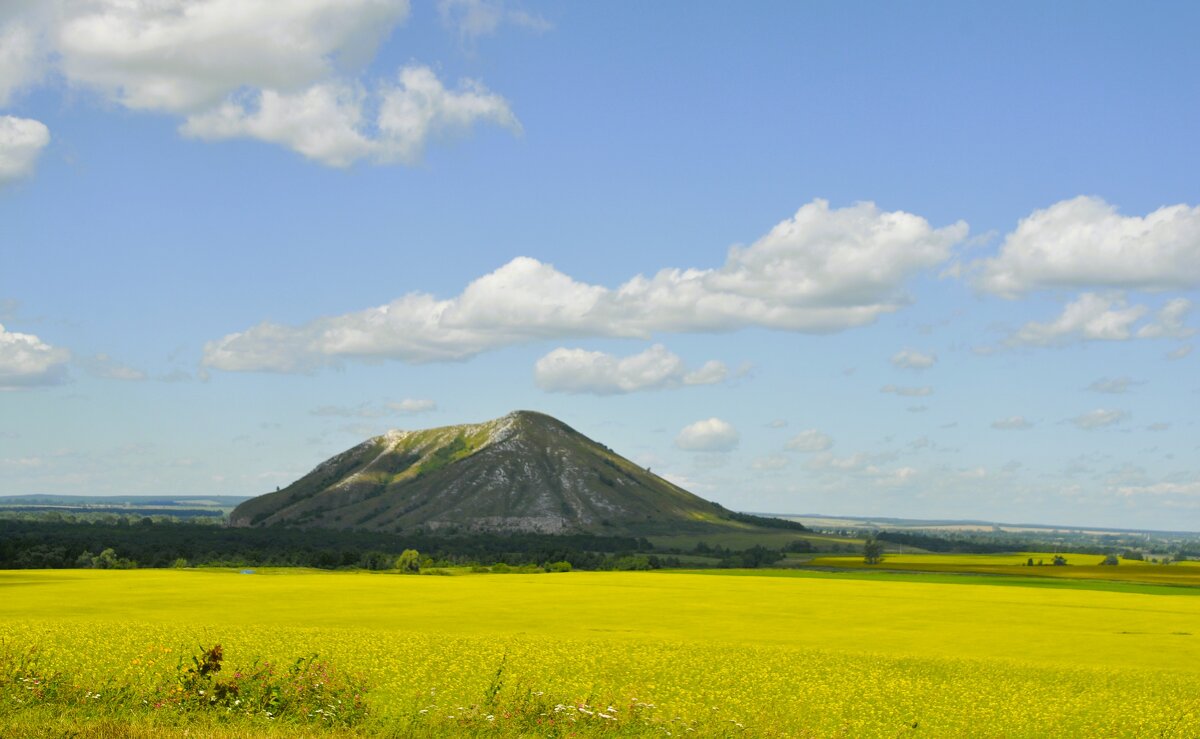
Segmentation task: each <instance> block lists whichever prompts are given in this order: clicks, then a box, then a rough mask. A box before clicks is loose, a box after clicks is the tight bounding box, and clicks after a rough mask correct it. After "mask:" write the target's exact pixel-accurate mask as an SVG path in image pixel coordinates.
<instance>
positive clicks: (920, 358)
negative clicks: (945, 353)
mask: <svg viewBox="0 0 1200 739" xmlns="http://www.w3.org/2000/svg"><path fill="white" fill-rule="evenodd" d="M936 363H937V354H934V353H933V352H929V353H925V352H919V351H917V350H916V349H901V350H900V351H898V352H896V353H895V354H893V355H892V364H893V365H895V366H896V367H900V368H901V369H915V370H922V369H929V368H930V367H932V366H933V365H934V364H936Z"/></svg>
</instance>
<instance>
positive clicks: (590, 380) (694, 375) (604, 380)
mask: <svg viewBox="0 0 1200 739" xmlns="http://www.w3.org/2000/svg"><path fill="white" fill-rule="evenodd" d="M727 375H728V369H726V367H725V365H724V364H722V363H721V362H716V361H710V362H707V363H706V364H705V365H704V366H703V367H701V368H700V369H699V370H696V371H695V372H688V371H687V367H686V366H685V365H684V362H683V360H682V359H680V358H679V356H677V355H676V354H673V353H672V352H670V351H668V350H667V348H666V347H665V346H663V345H662V344H655V345H654V346H651V347H650V348H648V349H646V350H645V351H643V352H641V353H639V354H634V355H632V356H628V357H616V356H613V355H612V354H605V353H604V352H591V351H587V350H585V349H565V348H558V349H555V350H554V351H552V352H550V353H549V354H547V355H545V356H544V357H542V358H541V359H539V360H538V361H537V364H536V365H534V381H535V382H536V383H537V386H538V387H540V388H541V389H543V390H545V391H547V392H552V393H590V394H592V395H617V394H621V393H633V392H637V391H639V390H662V389H664V388H673V387H680V386H681V385H711V384H713V383H717V382H721V381H723V380H724V379H725V377H726V376H727Z"/></svg>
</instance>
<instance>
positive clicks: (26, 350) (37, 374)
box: [0, 325, 71, 390]
mask: <svg viewBox="0 0 1200 739" xmlns="http://www.w3.org/2000/svg"><path fill="white" fill-rule="evenodd" d="M70 358H71V353H70V352H68V351H67V350H66V349H60V348H57V347H53V346H50V345H49V344H47V343H46V342H44V341H42V340H41V339H39V338H38V337H37V336H34V335H33V334H21V333H16V332H13V331H8V330H6V329H5V328H4V326H3V325H0V390H17V389H21V388H28V387H37V386H41V385H56V384H59V383H61V382H64V381H65V380H66V370H67V367H66V363H67V361H68V360H69V359H70Z"/></svg>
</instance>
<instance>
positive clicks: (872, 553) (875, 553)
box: [863, 536, 883, 565]
mask: <svg viewBox="0 0 1200 739" xmlns="http://www.w3.org/2000/svg"><path fill="white" fill-rule="evenodd" d="M882 561H883V542H881V541H879V540H878V539H876V538H875V537H874V536H872V537H870V538H868V539H867V540H866V541H865V542H863V562H866V563H867V564H869V565H877V564H879V563H880V562H882Z"/></svg>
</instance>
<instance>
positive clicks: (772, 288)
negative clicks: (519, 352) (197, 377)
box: [204, 200, 967, 372]
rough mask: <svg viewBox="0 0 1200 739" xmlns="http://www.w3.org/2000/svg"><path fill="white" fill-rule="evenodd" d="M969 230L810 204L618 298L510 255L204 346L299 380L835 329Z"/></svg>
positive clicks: (227, 361)
mask: <svg viewBox="0 0 1200 739" xmlns="http://www.w3.org/2000/svg"><path fill="white" fill-rule="evenodd" d="M966 233H967V227H966V225H965V224H962V223H958V224H955V225H952V226H947V227H944V228H940V229H935V228H933V227H932V226H930V225H929V223H928V222H927V221H925V219H923V218H920V217H919V216H915V215H912V214H909V213H904V212H900V211H895V212H884V211H880V210H879V209H878V208H877V207H876V206H875V205H874V204H873V203H858V204H856V205H853V206H850V207H846V208H840V209H831V208H830V207H829V204H828V203H827V202H826V201H824V200H815V201H813V202H812V203H809V204H808V205H805V206H803V207H802V208H800V209H799V210H798V211H797V212H796V214H795V216H793V217H792V218H789V219H788V220H786V221H784V222H782V223H780V224H779V225H778V226H776V227H775V228H774V229H772V230H771V231H770V233H768V234H767V235H765V236H763V237H762V238H760V239H759V240H758V241H755V242H754V243H753V244H751V245H749V246H735V247H733V248H731V249H730V250H729V253H728V255H727V257H726V260H725V263H724V264H723V265H722V266H720V267H718V268H713V269H700V268H688V269H678V268H676V269H664V270H661V271H660V272H658V273H657V274H655V275H653V276H650V277H647V276H644V275H637V276H635V277H633V278H631V279H629V280H628V281H626V282H625V283H624V284H622V285H620V286H619V287H617V288H615V289H613V288H607V287H603V286H600V285H591V284H587V283H585V282H580V281H577V280H575V279H573V278H572V277H570V276H568V275H565V274H563V273H562V272H559V271H558V270H557V269H555V268H554V267H553V266H551V265H549V264H545V263H543V262H540V261H538V260H536V259H532V258H529V257H518V258H516V259H513V260H512V261H510V262H509V263H508V264H506V265H504V266H503V267H500V268H499V269H497V270H496V271H495V272H492V273H490V274H487V275H484V276H483V277H480V278H478V279H476V280H475V281H473V282H471V283H470V284H469V285H467V287H466V288H465V289H464V290H463V291H462V293H460V294H459V295H458V296H456V297H453V298H449V299H444V300H439V299H437V298H435V297H433V296H432V295H429V294H427V293H409V294H407V295H404V296H402V297H400V298H398V299H396V300H395V301H393V302H391V303H389V304H387V305H383V306H379V307H376V308H369V309H367V310H363V311H358V312H354V313H348V314H344V315H340V316H333V317H327V318H320V319H317V320H315V321H312V322H310V323H308V324H305V325H302V326H285V325H280V324H274V323H262V324H259V325H257V326H254V327H251V328H249V329H247V330H245V331H241V332H237V333H233V334H229V335H227V336H225V337H224V338H221V339H218V340H216V341H212V342H209V343H208V344H207V345H206V347H205V352H204V363H205V365H206V366H209V367H214V368H218V369H223V370H230V371H247V370H259V371H276V372H295V371H309V370H312V369H314V368H316V367H319V366H322V365H327V364H331V363H336V362H337V361H338V360H340V359H343V358H390V359H398V360H401V361H407V362H431V361H446V360H457V359H464V358H466V357H470V356H473V355H475V354H478V353H480V352H483V351H487V350H489V349H494V348H498V347H502V346H511V345H514V344H520V343H526V342H531V341H537V340H548V339H562V338H581V337H600V336H607V337H625V338H649V336H650V335H651V334H653V333H655V332H721V331H735V330H738V329H743V328H747V327H763V328H772V329H778V330H784V331H799V332H809V333H823V332H832V331H840V330H844V329H847V328H852V327H855V326H861V325H864V324H867V323H870V322H872V321H874V320H875V319H876V318H878V317H879V316H880V315H883V314H886V313H891V312H893V311H896V310H899V309H900V308H901V307H902V306H903V305H905V304H906V302H907V300H908V299H907V297H906V296H905V295H904V294H903V287H904V284H905V283H906V282H907V280H908V279H909V278H910V277H911V276H913V275H914V274H916V273H918V272H920V271H921V270H923V269H926V268H928V267H931V266H933V265H936V264H938V263H940V262H942V261H944V260H945V259H946V258H948V256H949V254H950V250H951V248H952V247H953V246H954V244H956V243H957V242H959V241H961V240H962V238H964V237H965V236H966Z"/></svg>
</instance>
